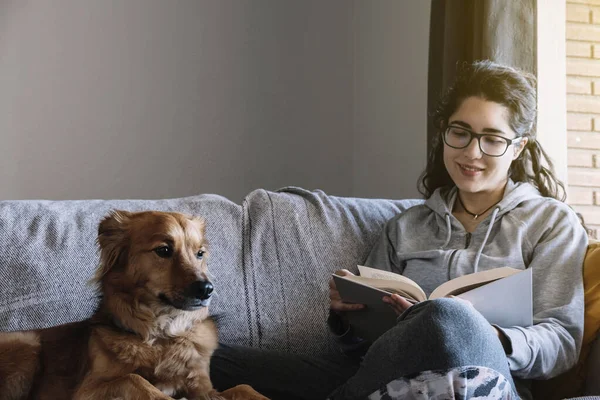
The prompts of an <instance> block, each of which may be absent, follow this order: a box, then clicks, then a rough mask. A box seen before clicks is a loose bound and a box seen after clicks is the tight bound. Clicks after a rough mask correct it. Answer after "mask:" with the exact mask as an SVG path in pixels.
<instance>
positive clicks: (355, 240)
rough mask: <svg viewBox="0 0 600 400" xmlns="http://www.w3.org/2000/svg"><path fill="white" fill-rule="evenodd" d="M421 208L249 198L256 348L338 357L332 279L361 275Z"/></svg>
mask: <svg viewBox="0 0 600 400" xmlns="http://www.w3.org/2000/svg"><path fill="white" fill-rule="evenodd" d="M421 202H422V200H397V201H392V200H379V199H358V198H346V197H336V196H328V195H326V194H325V193H324V192H322V191H318V190H317V191H307V190H304V189H301V188H296V187H288V188H284V189H280V190H278V191H277V192H268V191H265V190H256V191H254V192H252V193H250V194H249V195H248V196H247V197H246V199H245V201H244V205H243V208H244V218H245V221H244V227H245V235H244V239H245V249H246V250H245V251H244V264H245V269H246V273H247V275H248V277H247V284H248V290H249V293H248V294H249V298H248V300H249V304H248V315H249V316H250V318H251V319H252V326H253V329H254V330H253V331H252V332H251V334H252V336H251V338H250V339H251V344H252V345H253V346H255V347H261V348H269V349H279V350H285V351H289V352H294V353H300V354H309V355H316V354H324V353H327V354H334V353H339V350H338V349H336V348H335V346H334V344H333V341H332V340H331V336H330V335H329V334H328V330H327V327H326V320H327V315H328V312H329V292H328V281H329V279H330V277H331V273H332V272H333V271H335V270H337V269H341V268H346V269H349V270H351V271H354V272H356V271H357V268H356V265H357V264H358V263H362V262H363V261H364V260H365V259H366V257H367V255H368V252H369V251H370V249H371V247H372V246H373V244H374V243H375V241H376V239H377V238H378V236H379V234H380V233H381V230H382V228H383V225H384V223H385V222H386V221H387V220H389V219H390V218H392V217H393V216H394V215H396V214H398V213H400V212H402V211H404V210H406V209H407V208H409V207H411V206H413V205H415V204H418V203H421Z"/></svg>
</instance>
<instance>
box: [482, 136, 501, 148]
mask: <svg viewBox="0 0 600 400" xmlns="http://www.w3.org/2000/svg"><path fill="white" fill-rule="evenodd" d="M484 140H485V141H486V143H488V144H491V145H493V146H497V145H499V144H503V143H504V140H501V139H498V138H494V137H484Z"/></svg>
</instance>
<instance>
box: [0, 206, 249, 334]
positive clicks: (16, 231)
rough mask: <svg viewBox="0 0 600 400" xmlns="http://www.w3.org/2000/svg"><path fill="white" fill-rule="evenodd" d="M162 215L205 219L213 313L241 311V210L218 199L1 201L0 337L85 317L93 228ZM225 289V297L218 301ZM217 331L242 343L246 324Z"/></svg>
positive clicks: (90, 297) (92, 297)
mask: <svg viewBox="0 0 600 400" xmlns="http://www.w3.org/2000/svg"><path fill="white" fill-rule="evenodd" d="M113 209H120V210H128V211H143V210H161V211H178V212H183V213H187V214H192V215H200V216H203V217H205V218H206V220H207V239H208V242H209V248H214V249H217V251H214V252H211V259H210V261H209V269H210V270H211V273H212V275H213V276H214V277H215V278H214V283H215V287H216V288H217V289H216V298H218V301H214V305H213V306H212V311H213V312H215V313H217V314H219V313H221V312H222V310H227V312H232V313H237V314H239V315H242V314H243V313H244V312H245V310H246V304H245V295H244V280H243V275H242V273H241V271H242V264H243V258H242V252H241V249H242V207H241V206H239V205H237V204H235V203H233V202H231V201H229V200H227V199H225V198H223V197H221V196H216V195H200V196H193V197H186V198H180V199H167V200H82V201H34V200H32V201H0V249H3V250H2V252H1V253H0V331H12V330H23V329H34V328H44V327H50V326H55V325H59V324H63V323H67V322H73V321H79V320H82V319H85V318H88V317H89V316H90V315H91V314H92V313H93V312H94V310H95V308H96V306H97V304H98V294H97V291H96V288H95V287H94V286H93V285H91V284H89V280H90V278H92V276H93V275H94V272H95V270H96V267H97V265H98V260H99V257H98V250H97V246H96V243H95V240H96V236H97V231H98V223H99V222H100V220H101V219H102V218H103V217H104V216H106V215H107V214H108V213H109V211H110V210H113ZM224 285H226V287H227V289H226V292H227V295H220V293H219V292H221V288H222V287H223V286H224ZM224 324H225V326H224V329H223V333H224V335H225V336H226V339H227V340H229V341H240V342H243V340H246V338H247V337H248V336H249V328H248V324H239V323H237V322H236V323H235V324H234V326H227V325H226V324H227V322H226V321H224Z"/></svg>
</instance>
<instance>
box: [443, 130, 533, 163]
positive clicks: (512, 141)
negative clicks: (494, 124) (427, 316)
mask: <svg viewBox="0 0 600 400" xmlns="http://www.w3.org/2000/svg"><path fill="white" fill-rule="evenodd" d="M450 128H458V129H460V130H462V131H465V132H468V133H469V135H471V138H470V139H469V141H468V142H467V144H466V145H464V146H463V147H455V146H451V145H449V144H448V142H446V133H447V132H448V129H450ZM484 136H493V137H495V138H499V139H502V140H504V141H505V142H506V148H505V149H504V151H503V152H502V154H499V155H497V156H493V155H491V154H488V153H486V152H485V151H483V149H482V148H481V138H482V137H484ZM473 139H477V144H478V145H479V151H481V153H482V154H485V155H486V156H488V157H502V156H503V155H505V154H506V151H507V150H508V148H509V147H510V146H511V145H513V144H516V143H518V142H520V141H521V140H523V136H519V137H516V138H514V139H508V138H505V137H504V136H500V135H494V134H493V133H477V132H473V131H472V130H470V129H468V128H465V127H464V126H460V125H448V126H447V127H446V129H444V130H443V131H442V141H443V142H444V144H445V145H447V146H448V147H451V148H453V149H458V150H460V149H466V148H467V147H469V145H470V144H471V142H472V141H473Z"/></svg>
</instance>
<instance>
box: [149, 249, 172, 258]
mask: <svg viewBox="0 0 600 400" xmlns="http://www.w3.org/2000/svg"><path fill="white" fill-rule="evenodd" d="M154 252H155V253H156V254H157V255H158V256H159V257H162V258H169V257H171V256H172V255H173V249H172V248H170V247H169V246H160V247H157V248H156V249H154Z"/></svg>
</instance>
